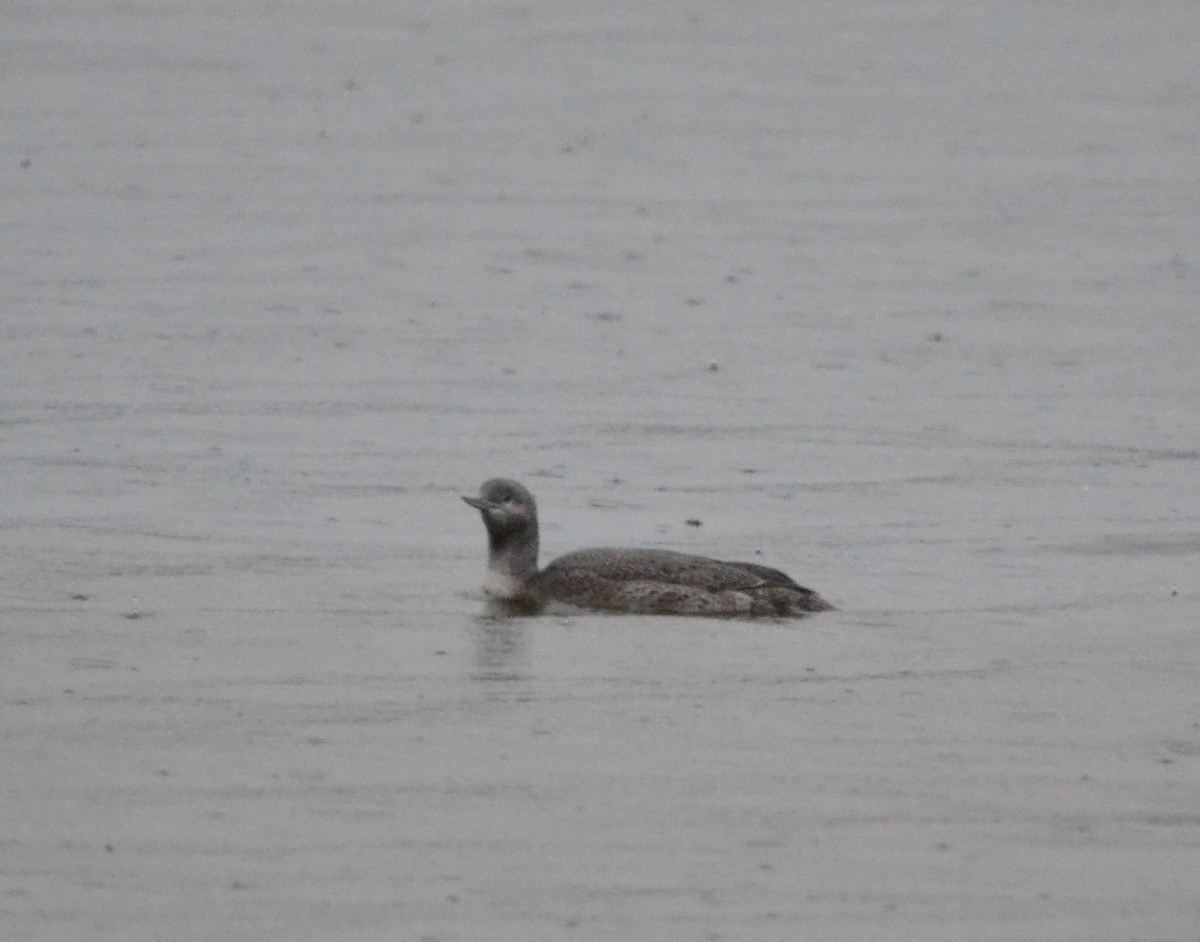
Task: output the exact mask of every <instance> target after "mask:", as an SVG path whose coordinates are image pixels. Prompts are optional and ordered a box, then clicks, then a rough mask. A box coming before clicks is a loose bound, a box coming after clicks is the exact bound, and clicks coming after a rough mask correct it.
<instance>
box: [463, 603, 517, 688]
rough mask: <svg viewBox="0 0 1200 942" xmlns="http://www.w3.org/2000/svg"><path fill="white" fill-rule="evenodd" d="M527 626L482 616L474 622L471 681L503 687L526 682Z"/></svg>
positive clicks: (490, 616) (502, 618)
mask: <svg viewBox="0 0 1200 942" xmlns="http://www.w3.org/2000/svg"><path fill="white" fill-rule="evenodd" d="M525 625H526V622H525V621H524V620H523V619H520V618H504V617H501V616H496V615H482V616H480V617H479V618H476V619H475V625H474V631H473V638H472V640H473V642H474V645H475V671H474V673H473V674H472V675H471V679H472V680H475V681H478V682H479V683H484V684H504V683H512V682H513V681H518V680H528V679H529V646H528V643H527V639H526V637H525Z"/></svg>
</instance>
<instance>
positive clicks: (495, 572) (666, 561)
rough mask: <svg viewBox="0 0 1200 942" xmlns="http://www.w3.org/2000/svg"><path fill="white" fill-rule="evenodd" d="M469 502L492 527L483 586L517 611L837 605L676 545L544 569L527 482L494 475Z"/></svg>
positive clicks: (613, 552) (767, 574) (600, 553)
mask: <svg viewBox="0 0 1200 942" xmlns="http://www.w3.org/2000/svg"><path fill="white" fill-rule="evenodd" d="M463 500H464V501H466V502H467V503H468V504H470V505H471V506H472V507H475V508H476V509H477V510H479V511H480V512H481V513H482V514H483V521H484V525H485V526H486V527H487V531H488V549H489V552H488V578H487V582H486V583H485V584H484V591H485V592H486V593H487V594H488V595H489V597H490V598H491V599H493V600H494V601H495V602H496V603H498V604H499V605H500V606H502V607H504V608H507V609H509V610H512V611H517V612H531V613H532V612H537V611H541V610H542V609H543V608H544V607H545V605H546V604H547V603H549V602H552V601H553V602H561V603H565V604H567V605H571V606H576V607H579V608H588V609H597V610H600V611H610V612H626V613H634V614H646V615H717V616H760V615H765V616H782V617H799V616H802V615H807V614H810V613H812V612H822V611H828V610H829V609H831V608H833V606H832V605H830V604H829V603H828V602H826V601H825V600H824V599H822V598H821V597H820V596H819V595H817V593H815V592H813V591H812V590H811V589H806V588H804V587H803V586H801V585H797V584H796V582H795V581H793V580H792V578H791V577H790V576H787V575H786V574H784V573H782V572H780V571H779V570H778V569H771V568H770V567H768V566H759V565H757V564H754V563H739V562H726V561H723V560H719V559H709V558H708V557H706V556H693V555H691V554H688V553H676V552H672V551H670V550H642V549H585V550H578V551H577V552H574V553H567V554H566V555H565V556H560V557H558V559H555V560H554V561H553V562H551V563H550V564H549V565H547V566H546V568H545V569H542V570H541V571H539V570H538V568H537V552H538V525H537V504H536V502H535V501H534V499H533V495H532V494H530V493H529V491H528V490H527V489H526V488H525V487H523V486H522V485H520V484H518V483H517V482H516V481H510V480H507V479H505V478H493V479H492V480H490V481H486V482H485V483H484V484H483V486H482V487H481V488H480V492H479V497H464V498H463Z"/></svg>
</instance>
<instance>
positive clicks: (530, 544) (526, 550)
mask: <svg viewBox="0 0 1200 942" xmlns="http://www.w3.org/2000/svg"><path fill="white" fill-rule="evenodd" d="M537 558H538V529H537V523H532V524H529V525H528V526H525V527H522V528H521V529H519V530H510V531H508V532H506V533H489V534H488V572H489V574H491V575H493V576H498V577H501V578H503V579H507V580H512V581H513V582H514V583H521V582H523V581H524V580H526V579H529V578H531V577H532V576H534V575H536V574H537Z"/></svg>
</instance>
